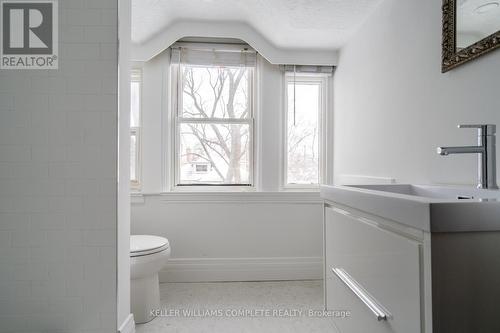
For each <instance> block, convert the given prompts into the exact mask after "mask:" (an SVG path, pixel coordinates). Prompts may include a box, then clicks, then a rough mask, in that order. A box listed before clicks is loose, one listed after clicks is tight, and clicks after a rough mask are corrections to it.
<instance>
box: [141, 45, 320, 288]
mask: <svg viewBox="0 0 500 333" xmlns="http://www.w3.org/2000/svg"><path fill="white" fill-rule="evenodd" d="M169 58H170V55H169V50H166V51H164V52H162V53H161V54H160V55H158V56H157V57H155V58H153V59H152V60H150V61H148V62H146V63H143V64H140V63H136V64H135V65H136V66H141V65H142V69H143V90H142V93H143V104H142V110H143V113H142V116H143V118H142V126H143V131H142V135H143V136H142V140H143V143H142V158H143V163H142V192H143V193H144V194H146V195H145V200H144V202H142V199H140V198H139V199H137V198H134V199H135V200H134V201H139V203H135V204H132V233H133V234H141V233H144V234H148V233H152V234H158V235H163V236H165V237H167V238H168V239H169V240H170V242H171V244H172V258H173V260H172V261H171V263H170V265H169V267H168V268H167V270H166V271H165V273H163V274H162V280H163V281H167V280H170V281H188V280H189V281H193V280H197V281H200V280H248V279H254V280H255V279H257V280H258V279H287V278H288V279H293V278H320V277H321V269H322V268H321V260H320V257H321V255H322V250H321V244H322V238H321V220H322V215H321V214H322V210H321V206H320V205H319V204H318V202H319V201H318V200H319V195H318V194H317V193H282V194H280V193H276V192H277V191H279V190H280V177H281V171H280V168H281V164H280V157H281V147H282V146H281V138H282V134H281V133H282V132H281V131H282V126H281V124H282V123H281V122H282V112H283V94H282V90H283V73H282V72H281V71H280V69H279V66H277V65H272V64H270V63H269V62H267V61H266V60H265V59H264V58H262V57H260V56H259V59H258V81H259V84H258V89H259V92H258V94H259V103H258V104H259V107H258V110H257V113H258V114H257V126H256V128H257V131H258V133H257V147H256V154H257V155H258V156H260V158H258V159H257V161H258V164H259V165H258V170H259V171H258V173H257V179H256V184H257V188H258V190H259V192H258V193H226V194H224V193H203V194H202V195H201V196H200V195H198V194H197V193H177V194H175V193H169V194H163V195H160V193H161V192H162V191H164V190H168V189H169V188H170V184H168V182H167V184H166V185H167V186H166V187H165V188H164V187H162V183H163V181H162V177H163V176H165V174H168V167H169V165H170V164H171V161H170V160H169V156H170V153H169V152H168V151H167V153H166V155H165V154H163V153H162V152H163V147H166V148H168V146H169V145H168V140H169V138H170V137H171V136H170V132H169V128H170V127H169V126H168V121H167V114H168V107H169V103H170V102H169V96H168V91H169V90H170V88H169ZM162 124H163V126H164V128H165V130H164V131H163V132H162ZM161 138H163V140H164V141H163V143H162V139H161ZM233 198H236V202H235V201H231V200H232V199H233ZM249 198H250V199H249ZM268 199H269V200H270V201H269V202H266V200H268ZM228 200H229V201H228ZM247 200H253V201H252V202H251V203H250V204H249V203H248V202H247ZM214 201H215V202H214ZM311 201H312V202H311ZM186 271H190V272H192V273H193V274H187V273H186Z"/></svg>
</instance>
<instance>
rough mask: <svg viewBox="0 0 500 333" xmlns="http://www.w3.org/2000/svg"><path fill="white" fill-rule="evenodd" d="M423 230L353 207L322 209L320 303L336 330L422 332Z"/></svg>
mask: <svg viewBox="0 0 500 333" xmlns="http://www.w3.org/2000/svg"><path fill="white" fill-rule="evenodd" d="M422 237H423V234H418V233H415V232H413V231H412V230H406V229H404V228H398V226H397V225H395V224H394V222H391V221H383V220H381V219H380V218H378V217H376V216H370V215H368V214H365V213H363V212H360V211H356V210H354V209H350V208H346V207H343V206H337V205H334V204H326V205H325V208H324V242H325V244H324V245H325V246H324V254H325V256H324V259H325V263H324V264H325V305H326V309H327V310H332V311H334V310H344V311H349V312H350V316H349V317H347V318H335V319H334V320H335V324H336V325H337V327H338V328H339V330H340V332H345V333H365V332H370V333H379V332H380V333H382V332H393V333H394V332H401V333H417V332H425V331H426V330H425V326H426V325H425V323H424V313H425V299H424V298H425V297H424V295H425V291H424V282H425V279H424V258H423V247H422V246H423V238H422Z"/></svg>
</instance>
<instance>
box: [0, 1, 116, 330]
mask: <svg viewBox="0 0 500 333" xmlns="http://www.w3.org/2000/svg"><path fill="white" fill-rule="evenodd" d="M117 1H118V0H61V1H59V36H60V43H59V50H60V52H59V53H60V59H59V69H58V70H51V71H47V70H24V71H22V70H1V71H0V332H51V333H62V332H77V333H80V332H82V333H83V332H87V333H90V332H93V333H97V332H116V182H117V166H116V165H117V162H116V161H117V121H118V120H117V119H118V118H117V108H118V106H117V68H118V60H117V59H118V51H117V47H118V43H117V40H118V32H117V15H118V8H117V6H118V4H117Z"/></svg>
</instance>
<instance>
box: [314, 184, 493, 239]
mask: <svg viewBox="0 0 500 333" xmlns="http://www.w3.org/2000/svg"><path fill="white" fill-rule="evenodd" d="M321 196H322V197H323V198H324V199H325V200H326V201H331V202H335V203H339V204H342V205H345V206H348V207H352V208H355V209H358V210H361V211H365V212H367V213H371V214H375V215H378V216H380V217H383V218H386V219H391V220H394V221H396V222H399V223H402V224H405V225H407V226H410V227H414V228H417V229H421V230H424V231H431V232H461V231H492V230H495V231H496V230H500V191H499V190H484V189H477V188H473V187H459V186H434V185H411V184H389V185H352V186H326V185H325V186H322V187H321Z"/></svg>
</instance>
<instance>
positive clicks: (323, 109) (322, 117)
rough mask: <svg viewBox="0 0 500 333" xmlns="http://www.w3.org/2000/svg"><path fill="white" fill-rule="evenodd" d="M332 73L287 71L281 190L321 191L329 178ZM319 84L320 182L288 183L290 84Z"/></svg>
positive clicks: (283, 114)
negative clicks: (328, 149) (328, 150)
mask: <svg viewBox="0 0 500 333" xmlns="http://www.w3.org/2000/svg"><path fill="white" fill-rule="evenodd" d="M329 77H330V75H328V74H323V73H291V72H285V73H284V79H283V109H282V121H281V126H282V138H281V139H282V145H281V146H282V147H281V168H280V171H281V177H280V190H281V191H287V190H288V191H289V190H306V191H319V187H320V185H321V184H324V183H325V182H326V180H327V175H326V172H327V166H326V164H327V151H326V137H327V129H328V117H327V110H328V85H329V84H328V83H329V82H328V81H329ZM294 81H295V83H296V84H319V86H320V89H319V110H318V113H319V114H318V124H319V128H318V136H319V139H318V144H319V147H318V154H319V158H318V178H319V179H318V184H293V183H288V85H289V84H290V83H292V84H293V82H294Z"/></svg>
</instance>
